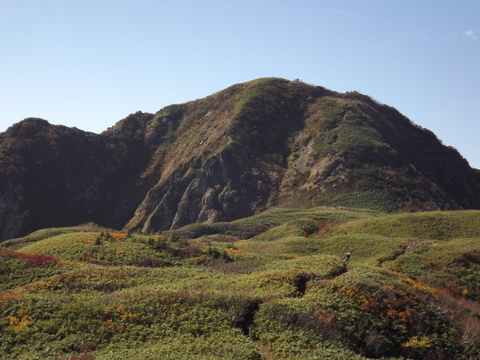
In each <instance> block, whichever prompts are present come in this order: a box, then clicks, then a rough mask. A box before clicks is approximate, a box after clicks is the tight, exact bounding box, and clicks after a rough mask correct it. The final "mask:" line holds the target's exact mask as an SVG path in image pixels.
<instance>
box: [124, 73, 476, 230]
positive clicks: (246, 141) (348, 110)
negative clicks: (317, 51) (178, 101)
mask: <svg viewBox="0 0 480 360" xmlns="http://www.w3.org/2000/svg"><path fill="white" fill-rule="evenodd" d="M188 107H189V111H186V112H184V114H183V117H182V119H181V120H180V126H179V127H178V129H184V132H182V133H179V134H178V138H177V139H176V140H175V142H173V144H172V147H171V149H170V152H169V153H167V154H166V156H165V157H163V158H162V165H161V166H159V168H161V169H163V170H164V171H163V172H161V175H160V181H159V182H158V184H157V185H156V186H155V187H154V188H152V190H150V192H149V193H148V195H147V197H146V198H145V200H144V202H143V203H142V205H141V206H140V207H139V208H138V209H137V211H136V213H135V216H134V217H133V218H132V220H131V221H130V222H129V223H128V224H127V226H126V229H128V230H129V229H143V230H147V229H168V228H171V227H173V228H175V227H179V226H183V225H186V224H188V223H192V222H205V221H210V222H212V221H230V220H233V219H236V218H240V217H244V216H248V215H251V214H253V213H255V212H258V211H262V210H264V209H266V208H268V207H270V206H288V207H300V208H302V207H303V208H305V207H312V206H318V205H339V206H340V205H344V206H356V207H365V208H371V209H377V210H382V211H387V212H391V211H396V210H408V211H417V210H433V209H460V208H478V207H479V206H480V185H479V184H480V181H479V176H478V172H477V171H475V170H472V169H471V168H470V166H469V165H468V163H467V162H466V161H465V160H464V159H463V158H462V157H461V156H460V155H459V154H458V152H457V151H456V150H454V149H452V148H448V147H445V146H443V145H442V144H441V143H440V141H439V140H438V139H437V138H436V137H435V136H434V134H433V133H431V132H430V131H428V130H425V129H422V128H420V127H418V126H416V125H414V124H413V123H412V122H410V121H409V120H408V119H406V118H405V117H404V116H402V115H401V114H400V113H399V112H398V111H396V110H395V109H393V108H391V107H388V106H385V105H381V104H378V103H376V102H374V101H373V100H371V99H370V98H369V97H367V96H363V95H360V94H358V93H356V92H352V93H347V94H338V93H334V92H332V91H329V90H326V89H324V88H321V87H315V86H310V85H307V84H304V83H301V82H290V81H287V80H282V79H259V80H256V81H253V82H249V83H245V84H239V85H235V86H233V87H231V88H229V89H227V90H224V91H223V92H220V93H218V94H215V95H213V96H211V97H209V98H206V99H204V100H200V101H196V102H192V103H189V104H188ZM202 109H203V110H202ZM156 117H163V121H168V117H164V115H163V113H162V112H160V113H159V114H157V115H156ZM192 124H193V126H192Z"/></svg>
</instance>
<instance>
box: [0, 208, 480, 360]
mask: <svg viewBox="0 0 480 360" xmlns="http://www.w3.org/2000/svg"><path fill="white" fill-rule="evenodd" d="M479 218H480V211H459V212H428V213H416V214H399V215H385V214H381V213H378V212H372V211H366V210H354V209H332V208H315V209H310V210H302V211H293V210H288V209H273V210H271V211H268V212H265V213H262V214H258V215H256V216H254V217H251V218H246V219H242V220H237V221H234V222H231V223H217V224H210V225H207V224H195V225H190V226H187V227H185V228H182V229H179V230H178V231H177V232H175V233H165V234H145V235H142V234H123V233H119V232H115V231H113V230H110V231H107V230H105V229H99V228H95V227H93V226H85V227H79V228H64V229H46V230H42V231H39V232H36V233H33V234H31V235H30V236H28V237H25V238H22V239H15V240H11V241H8V242H5V243H2V245H3V246H4V247H3V248H0V249H1V252H0V280H1V281H0V284H1V289H0V291H1V292H0V337H1V338H0V354H1V357H2V359H32V358H41V359H71V360H73V359H83V360H87V359H122V358H125V357H128V358H130V359H132V360H134V359H192V358H195V359H220V358H222V359H266V360H270V359H307V360H308V359H320V358H321V359H338V360H340V359H346V358H348V359H354V360H355V359H365V358H384V359H386V358H395V359H406V358H410V359H427V360H428V359H475V358H477V357H478V356H479V354H480V321H479V319H478V318H479V314H480V305H479V304H478V302H479V300H480V286H479V281H478V275H480V249H479V247H480V245H479V241H478V240H479V238H480V225H479V224H480V222H479V221H478V220H479ZM346 251H350V252H352V259H351V263H350V264H348V265H347V266H344V265H343V264H342V260H343V259H342V257H343V253H344V252H346Z"/></svg>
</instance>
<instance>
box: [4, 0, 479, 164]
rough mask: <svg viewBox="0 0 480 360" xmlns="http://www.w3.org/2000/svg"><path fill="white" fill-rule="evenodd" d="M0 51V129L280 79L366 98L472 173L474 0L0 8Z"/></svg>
mask: <svg viewBox="0 0 480 360" xmlns="http://www.w3.org/2000/svg"><path fill="white" fill-rule="evenodd" d="M0 51H1V55H0V103H1V106H0V131H5V130H6V129H7V127H9V126H11V125H12V124H14V123H16V122H18V121H20V120H22V119H24V118H26V117H30V116H33V117H40V118H43V119H45V120H48V121H49V122H50V123H52V124H63V125H67V126H72V127H73V126H75V127H77V128H79V129H82V130H86V131H92V132H97V133H98V132H101V131H103V130H106V129H107V128H108V127H109V126H112V125H114V124H115V123H116V122H117V121H119V120H121V119H123V118H124V117H126V116H127V115H128V114H130V113H134V112H136V111H138V110H140V111H143V112H153V113H154V112H157V111H158V110H160V109H161V108H162V107H164V106H166V105H170V104H175V103H184V102H187V101H190V100H195V99H199V98H203V97H205V96H208V95H210V94H212V93H214V92H216V91H219V90H222V89H224V88H226V87H228V86H230V85H233V84H235V83H239V82H245V81H249V80H253V79H256V78H259V77H269V76H275V77H281V78H286V79H291V80H293V79H296V78H299V79H301V80H303V81H305V82H307V83H310V84H314V85H320V86H324V87H326V88H329V89H331V90H335V91H340V92H345V91H350V90H357V91H360V92H361V93H363V94H366V95H370V96H372V97H373V98H374V99H376V100H378V101H380V102H382V103H385V104H387V105H390V106H393V107H395V108H396V109H398V110H399V111H400V112H401V113H403V114H404V115H406V116H407V117H408V118H410V119H411V120H412V121H413V122H415V123H416V124H418V125H421V126H423V127H425V128H428V129H430V130H432V131H433V132H434V133H435V134H436V135H437V136H438V137H439V138H440V139H441V140H442V141H443V142H444V144H446V145H449V146H453V147H455V148H456V149H457V150H459V152H460V153H461V154H462V155H463V156H464V157H465V158H466V159H467V160H468V161H469V162H470V165H471V166H473V167H476V168H480V152H479V150H480V145H479V134H480V109H479V105H480V1H479V0H448V1H447V0H235V1H234V0H157V1H154V0H0Z"/></svg>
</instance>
